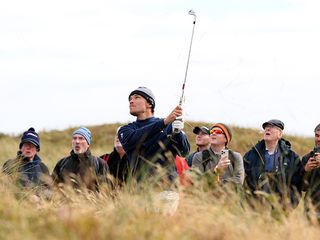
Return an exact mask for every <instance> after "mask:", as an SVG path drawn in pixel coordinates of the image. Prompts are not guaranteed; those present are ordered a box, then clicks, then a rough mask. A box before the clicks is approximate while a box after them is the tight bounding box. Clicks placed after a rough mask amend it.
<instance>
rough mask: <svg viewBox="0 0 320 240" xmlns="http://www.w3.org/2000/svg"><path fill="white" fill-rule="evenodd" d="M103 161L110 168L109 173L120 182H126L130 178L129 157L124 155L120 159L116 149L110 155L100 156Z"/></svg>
mask: <svg viewBox="0 0 320 240" xmlns="http://www.w3.org/2000/svg"><path fill="white" fill-rule="evenodd" d="M100 158H101V159H103V160H104V162H105V163H106V164H107V165H108V167H109V173H110V174H111V175H112V176H113V177H114V178H115V179H117V180H119V181H120V182H125V181H126V179H127V176H128V165H129V161H128V156H127V154H124V155H123V156H122V158H120V154H119V153H118V152H117V150H116V149H115V148H113V151H112V152H111V153H110V154H108V153H107V154H104V155H102V156H100Z"/></svg>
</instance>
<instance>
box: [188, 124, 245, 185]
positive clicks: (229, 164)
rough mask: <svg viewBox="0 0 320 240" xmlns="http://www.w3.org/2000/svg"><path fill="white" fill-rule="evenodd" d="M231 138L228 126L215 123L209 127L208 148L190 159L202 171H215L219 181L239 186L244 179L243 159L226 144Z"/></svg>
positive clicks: (194, 166) (193, 165)
mask: <svg viewBox="0 0 320 240" xmlns="http://www.w3.org/2000/svg"><path fill="white" fill-rule="evenodd" d="M231 139H232V133H231V130H230V128H229V127H228V126H227V125H226V124H223V123H216V124H213V126H212V127H211V129H210V148H209V149H207V150H203V151H202V152H198V153H196V154H195V155H194V157H193V160H192V167H193V168H196V169H198V170H200V172H202V173H208V172H209V173H215V174H217V175H218V180H219V181H220V182H221V183H227V182H231V183H235V184H236V185H237V186H239V185H240V186H241V185H242V184H243V181H244V168H243V159H242V156H241V154H240V153H238V152H235V151H232V150H231V149H229V148H228V147H227V146H228V144H229V143H230V141H231Z"/></svg>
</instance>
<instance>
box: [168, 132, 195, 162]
mask: <svg viewBox="0 0 320 240" xmlns="http://www.w3.org/2000/svg"><path fill="white" fill-rule="evenodd" d="M171 141H173V144H174V146H175V148H176V149H177V151H178V154H179V155H181V156H183V157H185V156H186V155H187V154H188V153H189V151H190V143H189V141H188V138H187V135H186V134H185V133H184V132H183V131H181V132H180V133H176V134H175V133H174V134H173V135H172V140H171Z"/></svg>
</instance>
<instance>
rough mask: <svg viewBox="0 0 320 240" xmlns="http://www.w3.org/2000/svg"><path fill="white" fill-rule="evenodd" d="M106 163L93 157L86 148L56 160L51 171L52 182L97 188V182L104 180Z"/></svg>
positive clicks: (76, 186)
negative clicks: (81, 151)
mask: <svg viewBox="0 0 320 240" xmlns="http://www.w3.org/2000/svg"><path fill="white" fill-rule="evenodd" d="M107 167H108V166H107V165H106V164H104V162H103V160H102V159H101V158H99V157H95V156H93V155H92V154H91V152H90V150H89V149H88V150H87V151H86V152H85V153H83V154H75V153H74V151H73V150H72V151H71V152H70V156H68V157H65V158H63V159H61V160H60V161H58V163H57V164H56V166H55V168H54V169H53V172H52V178H53V181H54V183H56V184H58V183H65V184H70V185H71V186H73V187H74V188H83V187H86V188H88V189H89V190H92V191H98V190H99V184H100V183H101V182H105V181H106V173H107Z"/></svg>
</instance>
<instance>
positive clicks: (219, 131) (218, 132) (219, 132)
mask: <svg viewBox="0 0 320 240" xmlns="http://www.w3.org/2000/svg"><path fill="white" fill-rule="evenodd" d="M214 133H215V134H224V132H223V131H222V130H221V129H211V130H210V134H214Z"/></svg>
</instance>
